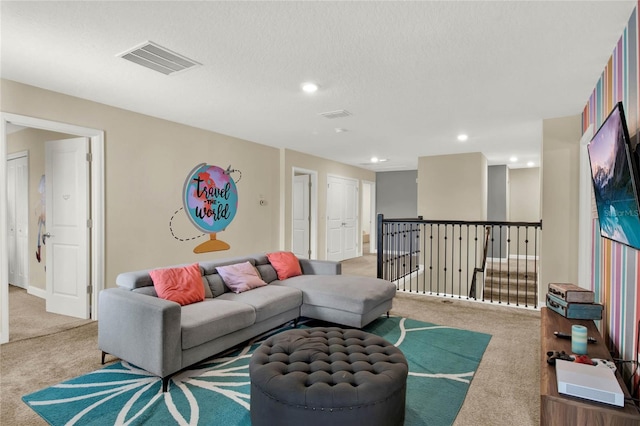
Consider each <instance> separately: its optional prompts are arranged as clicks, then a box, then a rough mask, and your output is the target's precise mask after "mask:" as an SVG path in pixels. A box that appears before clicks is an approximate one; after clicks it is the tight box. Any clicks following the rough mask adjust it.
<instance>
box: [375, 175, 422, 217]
mask: <svg viewBox="0 0 640 426" xmlns="http://www.w3.org/2000/svg"><path fill="white" fill-rule="evenodd" d="M417 178H418V171H417V170H406V171H396V172H378V173H376V214H380V213H382V214H383V215H384V217H385V218H389V219H393V218H408V217H417V216H418V183H417V181H416V180H417Z"/></svg>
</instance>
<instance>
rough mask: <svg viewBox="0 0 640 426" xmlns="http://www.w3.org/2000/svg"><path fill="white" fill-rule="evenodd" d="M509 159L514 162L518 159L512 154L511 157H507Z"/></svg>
mask: <svg viewBox="0 0 640 426" xmlns="http://www.w3.org/2000/svg"><path fill="white" fill-rule="evenodd" d="M509 161H511V162H512V163H515V162H516V161H518V157H516V156H513V157H511V158H509Z"/></svg>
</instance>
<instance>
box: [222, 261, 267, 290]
mask: <svg viewBox="0 0 640 426" xmlns="http://www.w3.org/2000/svg"><path fill="white" fill-rule="evenodd" d="M216 270H217V271H218V274H219V275H220V277H222V281H224V283H225V285H226V286H227V287H229V290H231V291H233V292H234V293H242V292H243V291H247V290H252V289H254V288H257V287H262V286H265V285H267V283H266V282H264V281H263V280H262V278H260V274H258V271H257V270H256V268H254V267H253V265H252V264H251V263H249V262H243V263H235V264H233V265H227V266H217V267H216Z"/></svg>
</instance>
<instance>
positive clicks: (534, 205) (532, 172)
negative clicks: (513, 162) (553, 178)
mask: <svg viewBox="0 0 640 426" xmlns="http://www.w3.org/2000/svg"><path fill="white" fill-rule="evenodd" d="M509 220H510V221H513V222H537V221H538V220H540V168H538V167H532V168H526V169H510V170H509Z"/></svg>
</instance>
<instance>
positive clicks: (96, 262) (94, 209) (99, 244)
mask: <svg viewBox="0 0 640 426" xmlns="http://www.w3.org/2000/svg"><path fill="white" fill-rule="evenodd" d="M9 123H11V124H15V125H18V126H24V127H32V128H35V129H41V130H49V131H53V132H59V133H67V134H71V135H77V136H85V137H88V138H89V145H90V147H91V156H92V161H91V172H90V177H91V183H90V207H89V208H90V209H91V221H92V226H91V231H90V236H91V243H90V247H91V255H90V268H91V274H90V279H91V283H90V285H91V286H92V289H93V291H92V293H91V298H90V299H91V318H93V319H94V320H95V319H96V318H97V317H98V294H99V293H100V290H102V289H103V288H104V266H105V265H104V258H105V249H104V235H105V232H104V224H105V214H104V205H105V203H104V198H105V194H104V131H103V130H99V129H92V128H88V127H81V126H76V125H73V124H66V123H61V122H57V121H51V120H44V119H40V118H35V117H29V116H26V115H20V114H12V113H5V112H0V176H1V177H2V178H3V181H4V182H6V180H7V124H9ZM7 232H8V230H7V188H6V186H5V185H0V241H7ZM7 251H8V245H7V243H4V244H0V310H1V311H2V314H1V315H0V343H6V342H8V341H9V284H8V279H9V271H8V252H7Z"/></svg>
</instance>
